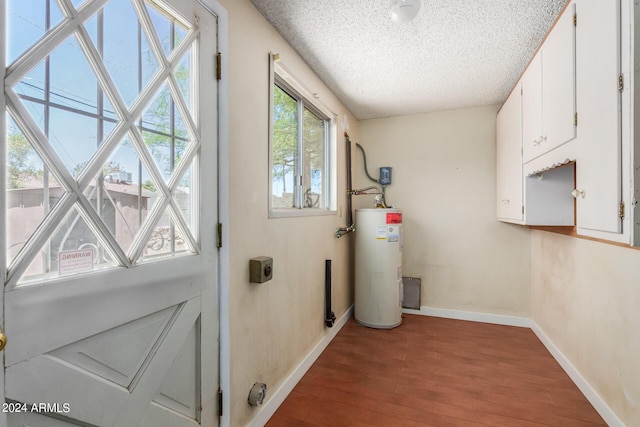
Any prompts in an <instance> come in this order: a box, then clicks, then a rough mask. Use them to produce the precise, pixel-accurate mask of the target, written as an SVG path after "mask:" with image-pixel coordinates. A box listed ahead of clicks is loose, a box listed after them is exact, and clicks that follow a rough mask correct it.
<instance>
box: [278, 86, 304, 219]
mask: <svg viewBox="0 0 640 427" xmlns="http://www.w3.org/2000/svg"><path fill="white" fill-rule="evenodd" d="M297 157H298V103H297V101H296V100H295V99H294V98H292V97H291V96H290V95H289V94H288V93H286V92H285V91H283V90H282V89H280V87H278V85H274V88H273V169H272V171H271V179H272V183H271V186H272V194H271V203H272V206H273V208H292V207H295V206H294V176H295V173H296V167H297V164H296V163H297V162H296V158H297Z"/></svg>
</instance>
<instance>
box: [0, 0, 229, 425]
mask: <svg viewBox="0 0 640 427" xmlns="http://www.w3.org/2000/svg"><path fill="white" fill-rule="evenodd" d="M4 1H5V0H0V3H2V2H4ZM196 1H198V2H200V4H202V5H203V6H204V7H205V8H207V9H209V10H210V11H211V12H212V13H213V14H214V15H216V16H217V17H218V53H220V55H221V57H222V61H221V63H220V76H221V78H220V80H218V108H217V111H218V221H219V223H220V224H222V227H221V229H222V233H221V235H220V237H221V239H222V247H220V249H219V252H218V325H219V328H220V330H219V332H218V340H219V341H218V349H219V355H218V379H219V382H220V384H219V388H220V391H221V392H222V393H223V398H222V408H221V409H222V416H221V417H220V427H230V426H231V403H230V395H231V393H230V390H231V373H230V371H231V355H230V346H229V341H230V337H229V259H230V252H229V243H228V242H229V220H230V214H229V80H228V76H229V67H228V61H229V59H228V58H229V56H230V55H229V15H228V13H227V10H226V9H225V8H224V7H223V6H222V5H221V4H220V3H219V2H218V0H196ZM3 58H4V56H3ZM3 307H4V306H3ZM0 314H2V313H1V312H0ZM1 381H2V382H3V388H2V392H3V393H4V378H2V379H1ZM2 401H4V399H3V400H2ZM0 421H1V419H0ZM0 425H2V424H1V422H0Z"/></svg>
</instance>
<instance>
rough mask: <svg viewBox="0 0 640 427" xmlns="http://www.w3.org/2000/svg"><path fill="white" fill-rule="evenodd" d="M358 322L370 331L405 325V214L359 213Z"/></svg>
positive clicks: (367, 210)
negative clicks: (403, 248) (403, 277)
mask: <svg viewBox="0 0 640 427" xmlns="http://www.w3.org/2000/svg"><path fill="white" fill-rule="evenodd" d="M355 225H356V233H355V234H356V249H355V251H356V286H355V294H356V295H355V297H356V302H355V318H356V321H357V322H358V323H360V324H361V325H364V326H369V327H371V328H381V329H390V328H395V327H396V326H398V325H400V323H402V295H403V289H402V212H401V211H400V210H398V209H383V208H380V209H378V208H376V209H357V210H356V220H355Z"/></svg>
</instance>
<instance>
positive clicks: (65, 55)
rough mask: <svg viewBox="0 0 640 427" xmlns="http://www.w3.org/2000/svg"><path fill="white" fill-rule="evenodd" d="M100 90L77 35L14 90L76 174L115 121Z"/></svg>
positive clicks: (67, 166) (21, 81)
mask: <svg viewBox="0 0 640 427" xmlns="http://www.w3.org/2000/svg"><path fill="white" fill-rule="evenodd" d="M69 62H71V63H73V64H74V66H73V67H69ZM99 89H100V86H99V85H98V80H97V78H96V77H95V74H94V73H93V71H92V70H91V68H90V67H89V64H88V62H87V60H86V57H85V55H84V53H83V52H82V50H81V48H80V46H79V44H78V42H77V40H76V39H75V37H74V36H70V37H68V38H67V39H66V40H65V41H64V42H63V43H61V44H60V45H59V46H58V47H57V48H56V49H55V50H54V51H53V52H52V53H51V55H49V56H48V57H47V58H46V59H45V60H43V61H41V62H40V63H39V64H38V65H37V66H36V67H35V68H34V69H33V70H32V71H31V72H30V73H29V74H27V75H26V76H25V77H24V78H22V79H21V80H20V81H19V82H18V83H17V84H16V85H15V86H14V90H15V91H16V93H17V94H18V95H19V96H20V97H21V98H22V99H23V104H24V105H25V107H26V109H27V111H29V113H30V114H31V118H32V119H33V121H34V122H35V123H36V124H37V125H38V126H39V128H40V131H41V132H42V133H43V134H44V135H45V136H46V137H47V138H48V142H49V144H50V145H51V146H52V147H53V148H54V150H55V151H56V154H57V155H58V157H59V158H60V160H61V161H62V163H63V164H64V165H65V166H66V168H67V170H68V171H69V172H70V173H71V174H72V175H75V176H77V173H78V172H79V171H80V170H81V169H82V165H84V164H86V162H87V161H88V160H89V159H90V158H91V157H92V156H93V154H94V153H95V152H96V150H97V148H98V147H99V146H100V144H101V143H102V142H103V141H104V139H105V137H106V135H107V134H108V133H109V132H110V131H111V130H112V129H113V127H114V123H116V119H115V117H114V116H115V115H114V113H113V111H112V110H113V107H112V106H111V103H110V102H109V100H108V99H107V98H106V97H105V96H103V95H101V94H99V92H100V91H99ZM105 113H106V114H107V116H105V115H104V114H105Z"/></svg>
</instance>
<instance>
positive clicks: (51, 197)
mask: <svg viewBox="0 0 640 427" xmlns="http://www.w3.org/2000/svg"><path fill="white" fill-rule="evenodd" d="M7 124H8V126H7V166H8V167H7V181H6V182H7V189H6V196H7V197H6V204H7V219H8V224H7V248H8V250H7V262H8V264H9V265H10V264H11V262H12V261H13V259H14V258H15V257H16V256H17V255H18V253H19V252H20V251H21V250H22V249H23V248H25V246H26V245H27V242H28V241H29V239H30V238H31V236H32V235H33V233H34V231H35V230H36V228H37V227H38V226H39V225H40V223H41V222H42V221H43V220H44V218H45V216H47V214H48V213H49V212H50V211H51V209H52V208H53V206H55V204H56V202H57V201H58V200H59V199H60V197H62V195H63V194H64V193H65V191H64V189H63V188H62V187H61V186H60V184H59V183H58V180H57V179H56V178H55V177H54V176H53V175H52V174H51V173H50V172H49V171H48V169H47V168H46V167H45V164H44V162H43V161H42V159H41V158H40V156H38V154H37V153H36V151H35V149H34V148H33V146H32V145H31V143H30V142H29V140H28V139H27V138H26V137H25V136H24V134H23V133H22V131H21V130H20V129H19V128H18V126H17V125H16V124H15V122H14V121H13V120H12V119H11V117H7Z"/></svg>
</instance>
